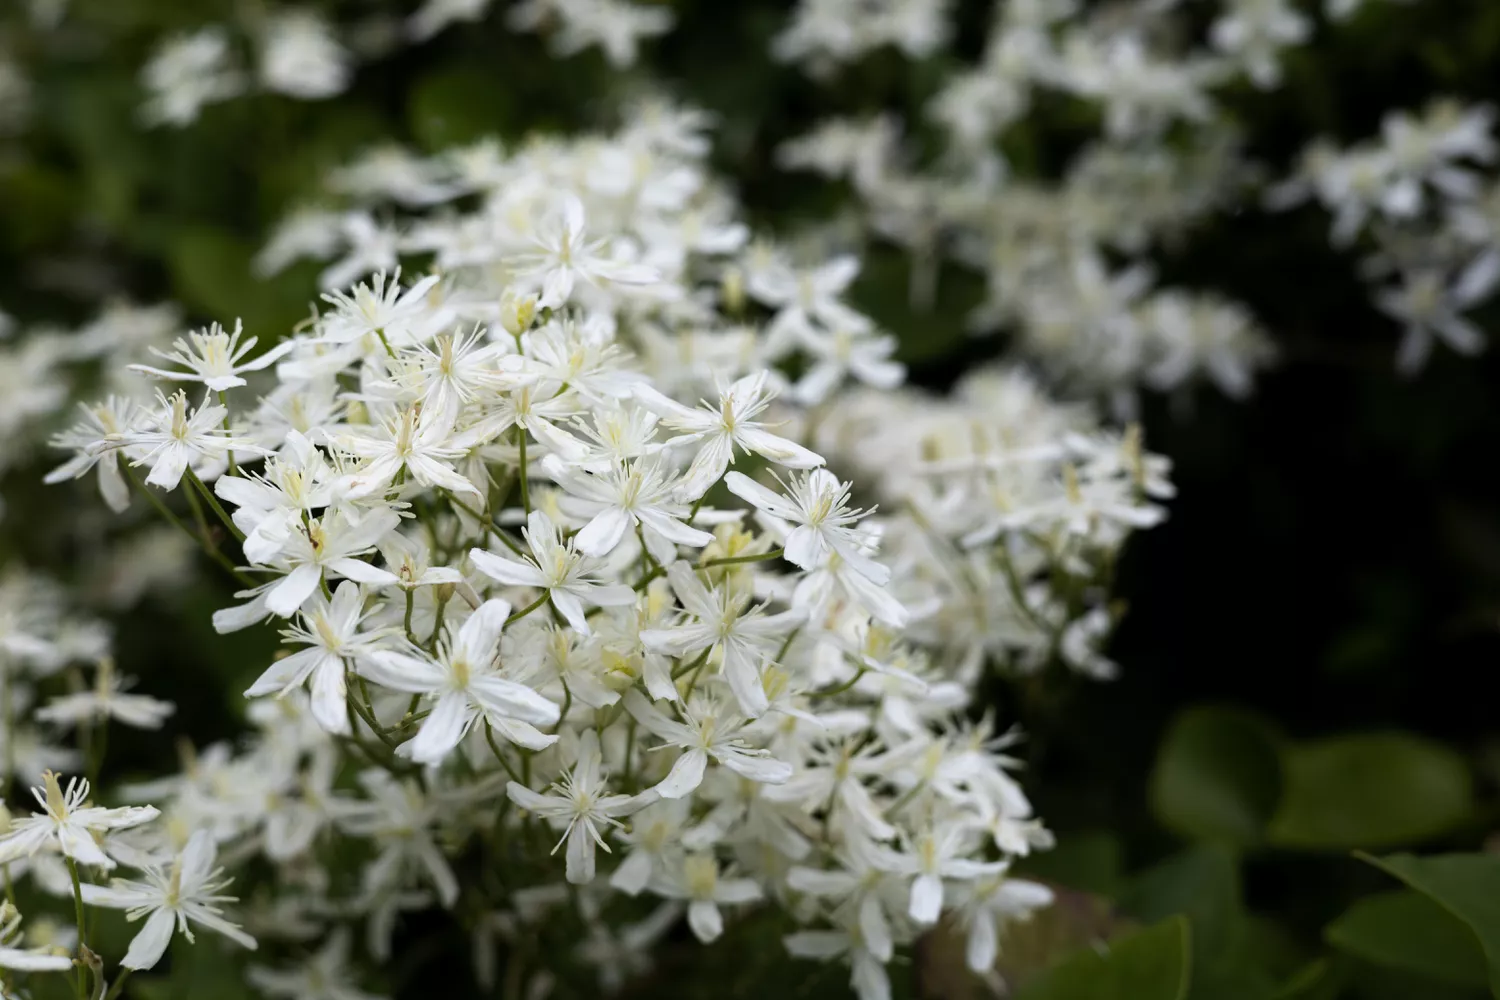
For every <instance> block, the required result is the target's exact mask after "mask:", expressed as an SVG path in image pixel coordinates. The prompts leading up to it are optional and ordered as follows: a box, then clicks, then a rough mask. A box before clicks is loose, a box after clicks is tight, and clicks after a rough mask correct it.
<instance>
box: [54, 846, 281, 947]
mask: <svg viewBox="0 0 1500 1000" xmlns="http://www.w3.org/2000/svg"><path fill="white" fill-rule="evenodd" d="M216 854H217V851H216V849H215V846H214V839H213V835H212V834H211V833H210V832H209V831H207V830H198V831H197V832H195V833H194V834H193V835H192V836H191V837H190V838H188V842H187V846H185V847H184V848H183V849H182V853H181V854H179V855H177V857H175V858H173V859H172V863H171V865H170V866H169V867H168V868H166V869H162V868H158V867H147V868H145V869H143V870H142V874H143V875H144V876H145V880H144V881H139V882H137V881H133V880H128V879H118V878H117V879H112V880H111V881H110V884H109V885H108V886H98V885H84V886H83V887H82V890H83V901H84V902H85V903H88V904H89V905H90V906H104V907H108V908H110V909H114V910H124V911H125V916H126V918H127V919H128V920H131V921H135V920H139V919H140V918H141V917H146V923H145V926H143V927H142V928H141V929H140V931H139V932H138V933H137V934H136V936H135V938H134V939H133V940H132V941H131V942H130V950H129V951H127V952H126V953H125V957H124V958H123V959H121V960H120V964H121V965H123V966H124V967H125V968H127V969H149V968H151V967H153V966H155V965H156V963H157V962H159V961H161V957H162V955H163V954H165V953H166V950H167V945H168V944H169V943H171V940H172V931H173V929H174V928H175V929H176V930H178V931H181V932H182V935H183V936H184V937H186V938H187V939H188V941H189V943H191V942H192V941H193V931H192V927H191V926H190V925H191V924H202V925H203V926H204V927H207V928H209V929H210V930H213V931H217V932H218V933H220V934H222V935H224V936H225V937H227V938H229V939H230V940H231V941H233V942H235V943H236V944H238V945H241V946H243V947H245V948H251V949H254V948H255V939H254V938H252V937H251V936H250V935H248V934H246V933H245V932H244V931H242V930H240V928H239V926H238V925H237V924H232V923H230V922H229V921H228V920H225V919H224V916H223V912H224V911H223V909H222V908H221V907H220V906H219V904H220V903H232V902H234V901H235V898H234V897H233V896H224V895H219V894H218V893H219V890H220V889H223V888H224V887H225V886H227V885H229V880H228V879H220V878H219V876H220V875H221V874H222V873H223V869H222V868H215V867H214V859H215V856H216Z"/></svg>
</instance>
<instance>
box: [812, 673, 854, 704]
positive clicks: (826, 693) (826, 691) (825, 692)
mask: <svg viewBox="0 0 1500 1000" xmlns="http://www.w3.org/2000/svg"><path fill="white" fill-rule="evenodd" d="M865 672H866V671H865V668H864V667H860V668H859V672H858V673H856V674H855V675H854V676H853V677H851V678H849V679H848V680H847V681H845V682H844V683H842V684H838V685H835V686H834V687H830V688H823V689H822V690H821V691H809V692H808V694H807V696H808V697H809V698H832V697H833V696H834V695H836V694H843V693H844V692H845V691H847V690H849V689H850V688H852V687H853V686H854V685H856V684H858V683H859V679H860V678H861V677H863V676H864V675H865Z"/></svg>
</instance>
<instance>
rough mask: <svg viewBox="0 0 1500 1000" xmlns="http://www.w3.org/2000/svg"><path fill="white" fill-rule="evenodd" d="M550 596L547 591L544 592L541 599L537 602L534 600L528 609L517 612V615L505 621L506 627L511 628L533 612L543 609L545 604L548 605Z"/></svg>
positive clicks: (527, 606)
mask: <svg viewBox="0 0 1500 1000" xmlns="http://www.w3.org/2000/svg"><path fill="white" fill-rule="evenodd" d="M548 594H549V592H548V591H545V590H544V591H542V596H541V597H538V598H537V599H536V600H534V601H532V602H531V603H530V604H528V605H526V607H524V608H522V609H521V610H520V611H517V612H516V613H515V614H513V615H511V616H510V617H509V618H507V619H505V625H506V627H507V628H509V627H510V626H511V625H514V624H515V623H516V622H518V621H520V620H521V619H522V618H525V617H526V616H527V615H529V614H531V613H532V612H533V611H535V610H536V609H537V608H539V607H541V606H542V605H543V604H546V603H547V597H548Z"/></svg>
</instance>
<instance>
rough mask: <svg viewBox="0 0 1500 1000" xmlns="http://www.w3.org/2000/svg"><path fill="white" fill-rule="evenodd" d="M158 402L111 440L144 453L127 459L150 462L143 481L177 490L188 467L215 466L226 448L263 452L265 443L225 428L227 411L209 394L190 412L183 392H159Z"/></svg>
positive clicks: (140, 462)
mask: <svg viewBox="0 0 1500 1000" xmlns="http://www.w3.org/2000/svg"><path fill="white" fill-rule="evenodd" d="M156 401H157V405H158V407H159V408H158V409H157V410H156V411H155V412H153V413H152V414H151V415H150V417H149V418H146V419H143V420H142V422H141V424H140V425H139V426H138V427H136V428H135V429H126V430H123V431H121V432H120V434H119V435H118V437H117V438H116V439H115V445H114V446H115V447H128V448H132V449H138V450H139V451H140V452H142V454H141V457H140V458H138V459H136V460H135V461H133V462H131V463H130V464H131V465H149V466H151V473H150V475H148V476H147V477H146V482H147V483H149V484H151V485H152V486H159V487H161V488H162V489H164V490H173V489H176V488H177V484H178V483H180V482H181V481H182V474H183V473H184V472H186V471H187V469H188V467H189V466H192V465H198V464H203V465H211V466H217V464H218V463H219V462H220V461H222V460H223V459H224V458H225V456H227V455H229V454H230V453H239V454H241V455H247V456H248V455H262V454H265V449H264V448H261V447H259V446H258V445H255V444H252V443H251V442H250V441H247V440H245V439H244V438H237V437H235V436H234V435H233V434H232V433H230V432H229V431H227V430H225V429H224V427H223V422H224V417H225V415H226V414H227V413H228V412H229V411H228V410H227V409H226V408H225V407H223V406H219V405H217V404H215V403H211V402H210V401H209V397H208V395H207V393H205V394H204V397H203V402H202V403H201V404H200V405H199V407H198V408H197V409H196V410H193V411H191V412H190V411H189V410H188V401H187V394H186V393H184V392H181V391H178V392H176V393H173V394H172V396H171V397H167V396H163V395H162V394H161V393H157V394H156Z"/></svg>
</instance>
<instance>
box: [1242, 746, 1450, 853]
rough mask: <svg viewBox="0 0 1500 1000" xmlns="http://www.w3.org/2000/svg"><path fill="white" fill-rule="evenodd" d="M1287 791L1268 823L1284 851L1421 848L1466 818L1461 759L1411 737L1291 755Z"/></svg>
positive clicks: (1303, 749)
mask: <svg viewBox="0 0 1500 1000" xmlns="http://www.w3.org/2000/svg"><path fill="white" fill-rule="evenodd" d="M1282 763H1283V769H1284V770H1283V773H1284V775H1285V790H1284V792H1283V794H1282V798H1281V804H1280V806H1279V808H1278V809H1277V811H1276V816H1275V818H1274V819H1273V820H1272V821H1271V827H1270V834H1269V836H1270V841H1271V843H1273V844H1276V845H1277V846H1280V847H1291V848H1302V849H1307V850H1346V849H1349V848H1359V847H1365V848H1371V847H1389V846H1394V845H1397V844H1408V843H1413V842H1416V841H1421V840H1424V839H1426V838H1429V837H1432V836H1434V835H1436V834H1439V833H1442V832H1444V831H1446V830H1449V829H1452V828H1453V827H1454V826H1455V825H1457V824H1458V823H1461V822H1463V820H1464V819H1465V818H1466V817H1467V816H1468V815H1469V812H1470V810H1471V808H1472V805H1473V795H1474V790H1473V781H1472V779H1471V777H1470V775H1469V769H1468V766H1467V765H1466V764H1465V763H1464V760H1463V758H1462V757H1460V756H1459V755H1458V754H1457V753H1454V752H1453V751H1452V750H1450V749H1449V748H1447V747H1445V746H1443V745H1442V744H1439V743H1434V742H1432V741H1431V740H1425V739H1422V738H1420V737H1417V736H1412V735H1409V734H1406V733H1370V734H1365V735H1358V736H1340V737H1334V738H1332V739H1326V740H1319V741H1316V742H1311V743H1304V744H1301V745H1296V746H1292V747H1290V748H1288V750H1287V752H1286V753H1285V755H1284V756H1283V760H1282Z"/></svg>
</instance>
